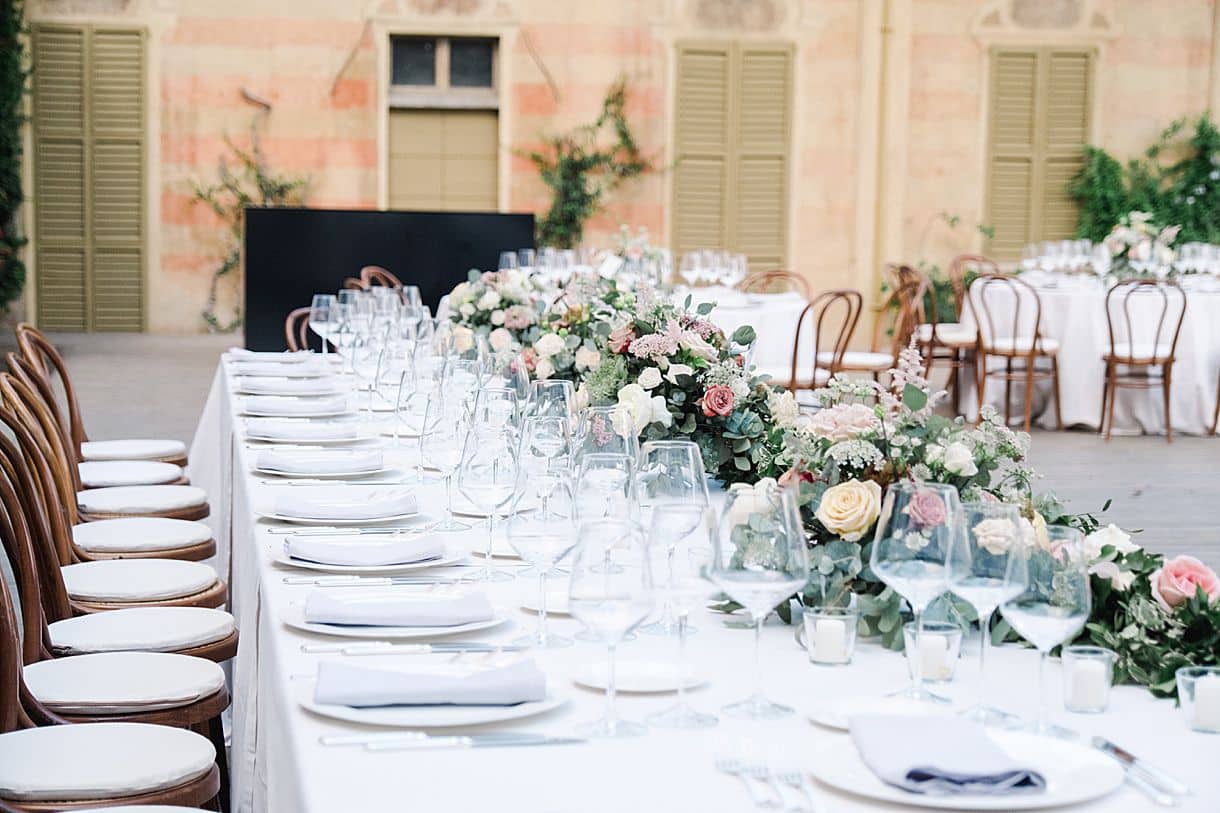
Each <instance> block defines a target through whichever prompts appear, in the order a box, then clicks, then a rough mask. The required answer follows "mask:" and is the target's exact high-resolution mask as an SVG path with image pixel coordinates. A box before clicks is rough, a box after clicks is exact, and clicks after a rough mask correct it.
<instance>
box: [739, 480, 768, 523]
mask: <svg viewBox="0 0 1220 813" xmlns="http://www.w3.org/2000/svg"><path fill="white" fill-rule="evenodd" d="M775 487H776V481H775V478H774V477H764V478H763V479H761V480H759V481H758V482H757V483H755V484H754V485H750V484H749V483H734V484H733V485H731V486H729V492H730V493H731V494H733V495H734V496H733V506H732V507H731V508H730V509H729V524H730V525H746V524H748V523H749V521H750V515H752V514H757V513H759V512H761V511H764V510H766V509H768V508H769V507H770V505H771V494H770V491H771V489H773V488H775Z"/></svg>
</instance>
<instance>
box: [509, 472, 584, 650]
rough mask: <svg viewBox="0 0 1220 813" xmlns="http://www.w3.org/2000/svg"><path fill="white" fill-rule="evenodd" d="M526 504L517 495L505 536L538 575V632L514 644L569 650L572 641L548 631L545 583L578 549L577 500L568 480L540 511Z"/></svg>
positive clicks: (545, 500) (564, 480)
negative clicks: (556, 564) (564, 558)
mask: <svg viewBox="0 0 1220 813" xmlns="http://www.w3.org/2000/svg"><path fill="white" fill-rule="evenodd" d="M523 503H524V499H523V497H522V496H521V495H518V497H517V503H516V504H515V505H514V506H513V512H512V515H511V516H510V517H509V519H508V523H507V528H506V532H507V535H508V544H510V545H512V547H513V550H515V551H516V552H517V553H518V554H519V555H520V556H521V558H522V559H524V560H525V561H527V562H529V563H530V564H531V565H533V567H534V569H535V570H536V571H537V572H538V628H537V630H536V631H535V632H534V634H533V635H526V636H524V637H522V638H518V639H517V640H516V641H514V642H513V643H515V644H520V645H525V646H536V647H540V648H543V649H556V648H560V647H568V646H571V645H572V639H571V638H564V637H563V636H560V635H552V634H550V633H549V632H548V631H547V625H546V620H547V619H546V602H547V589H546V579H547V576H548V575H549V574H550V571H551V569H552V568H553V567H554V566H555V563H556V562H558V561H559V560H560V559H562V558H563V557H565V556H567V555H568V553H569V552H570V551H571V550H572V548H573V547H575V545H576V526H577V519H576V500H575V498H574V496H573V493H572V484H571V482H570V481H569V480H568V479H567V478H563V479H561V480H560V481H559V482H558V483H556V484H555V487H554V488H552V489H551V490H550V492H549V493H548V494H547V495H546V497H545V498H544V499H543V500H542V502H541V504H540V505H538V507H537V510H534V511H531V510H527V509H528V507H529V506H527V505H525V504H523Z"/></svg>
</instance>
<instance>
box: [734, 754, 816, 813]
mask: <svg viewBox="0 0 1220 813" xmlns="http://www.w3.org/2000/svg"><path fill="white" fill-rule="evenodd" d="M716 770H718V771H720V772H721V773H726V774H728V775H729V776H735V777H737V778H738V779H740V780H741V782H742V784H744V785H745V787H746V792H747V793H749V794H750V801H751V802H753V803H754V806H755V807H762V808H767V809H770V810H791V811H803V813H824V811H825V808H824V807H819V806H818V803H817V801H816V800H815V799H814V795H813V788H812V786H811V785H810V782H809V779H808V778H807V777H806V776H805V774H804V773H803V772H801V771H798V770H787V769H775V768H771V767H768V766H767V765H764V764H761V763H756V762H747V761H745V760H743V759H739V758H737V757H719V758H717V760H716Z"/></svg>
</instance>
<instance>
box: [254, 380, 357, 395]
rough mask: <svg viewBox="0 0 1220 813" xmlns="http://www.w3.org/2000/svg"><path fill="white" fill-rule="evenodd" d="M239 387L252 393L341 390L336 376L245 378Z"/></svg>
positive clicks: (325, 392) (332, 392)
mask: <svg viewBox="0 0 1220 813" xmlns="http://www.w3.org/2000/svg"><path fill="white" fill-rule="evenodd" d="M238 388H239V389H240V390H241V391H242V392H248V393H250V394H251V395H334V394H337V393H339V392H341V390H340V389H339V382H338V381H336V380H335V379H334V378H243V379H241V380H240V381H238Z"/></svg>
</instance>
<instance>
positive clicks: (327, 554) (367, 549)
mask: <svg viewBox="0 0 1220 813" xmlns="http://www.w3.org/2000/svg"><path fill="white" fill-rule="evenodd" d="M284 553H285V554H287V555H288V558H289V559H301V560H303V561H306V562H318V563H319V564H323V565H350V566H355V567H376V566H378V565H408V564H413V563H415V562H425V561H427V560H429V559H439V558H440V557H441V556H444V554H445V542H444V540H442V539H439V538H437V537H434V536H423V537H421V536H418V535H413V536H370V537H361V538H355V539H353V538H352V537H351V536H297V535H295V534H294V535H293V536H290V537H288V538H287V539H285V540H284Z"/></svg>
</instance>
